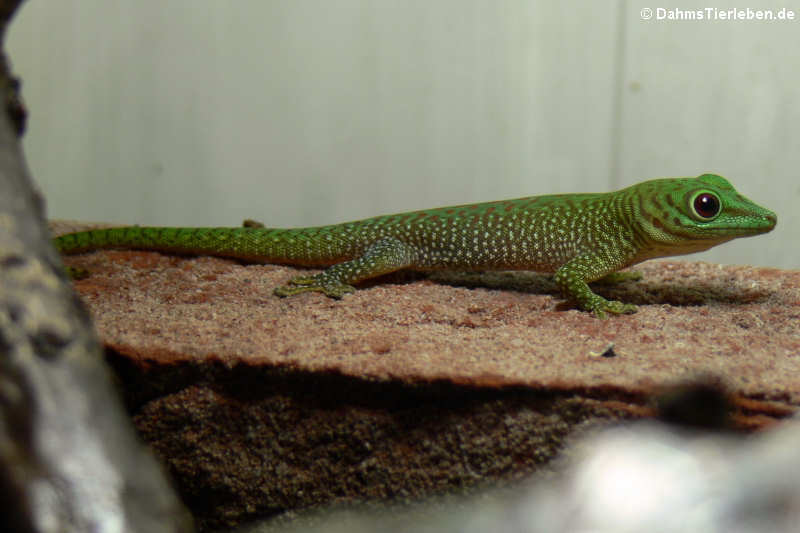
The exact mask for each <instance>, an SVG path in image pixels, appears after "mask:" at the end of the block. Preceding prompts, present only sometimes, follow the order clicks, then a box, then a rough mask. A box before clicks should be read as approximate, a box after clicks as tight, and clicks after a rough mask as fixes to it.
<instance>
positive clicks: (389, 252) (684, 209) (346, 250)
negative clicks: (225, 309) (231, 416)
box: [53, 174, 777, 318]
mask: <svg viewBox="0 0 800 533" xmlns="http://www.w3.org/2000/svg"><path fill="white" fill-rule="evenodd" d="M776 223H777V216H776V215H775V213H773V212H772V211H770V210H769V209H766V208H764V207H761V206H759V205H757V204H755V203H754V202H752V201H750V200H748V199H747V198H745V197H744V196H742V195H741V194H739V193H738V192H737V191H736V189H735V188H734V187H733V186H732V185H731V184H730V183H729V182H728V180H726V179H725V178H723V177H721V176H718V175H715V174H703V175H701V176H698V177H686V178H662V179H654V180H649V181H644V182H641V183H638V184H635V185H632V186H630V187H627V188H624V189H620V190H617V191H613V192H605V193H592V194H556V195H544V196H530V197H525V198H518V199H514V200H504V201H496V202H486V203H477V204H467V205H458V206H452V207H441V208H436V209H424V210H420V211H411V212H406V213H399V214H394V215H384V216H376V217H373V218H367V219H363V220H356V221H353V222H344V223H339V224H332V225H326V226H315V227H304V228H290V229H279V228H258V227H255V228H254V227H239V228H199V227H198V228H190V227H140V226H125V227H116V228H106V229H95V230H89V231H82V232H77V233H70V234H66V235H62V236H59V237H56V238H55V239H54V241H53V242H54V245H55V247H56V249H57V250H58V251H59V252H60V253H62V254H74V253H81V252H86V251H91V250H98V249H106V248H119V249H139V250H154V251H160V252H166V253H176V254H189V255H211V256H219V257H230V258H236V259H240V260H243V261H247V262H258V263H273V264H286V265H294V266H304V267H328V268H326V269H325V270H323V271H322V272H321V273H318V274H315V275H308V276H298V277H295V278H293V279H291V280H289V282H288V283H287V284H286V285H283V286H280V287H277V288H276V289H275V291H274V293H275V294H276V295H277V296H281V297H286V296H292V295H296V294H299V293H303V292H308V291H316V292H321V293H323V294H325V295H326V296H329V297H331V298H337V299H338V298H341V297H342V296H344V295H345V294H347V293H350V292H353V291H354V290H355V288H354V287H353V285H354V284H357V283H359V282H361V281H363V280H366V279H369V278H374V277H376V276H380V275H383V274H387V273H390V272H394V271H397V270H401V269H414V270H419V271H435V270H452V271H489V270H530V271H536V272H543V273H552V274H553V279H554V281H555V283H556V285H557V286H558V287H559V289H560V290H561V292H562V294H563V295H564V297H565V298H567V299H568V300H571V301H573V302H575V303H576V304H577V305H578V307H579V308H580V309H582V310H585V311H588V312H590V313H593V314H594V315H595V316H596V317H598V318H605V317H606V316H607V313H611V314H615V315H617V314H629V313H634V312H636V306H635V305H633V304H629V303H623V302H619V301H613V300H606V299H605V298H603V297H602V296H600V295H598V294H596V293H594V292H593V291H592V289H591V288H590V287H589V285H588V284H589V283H590V282H593V281H596V280H600V279H601V278H605V279H607V280H610V281H619V280H625V279H637V278H636V276H637V274H636V273H631V272H617V271H618V270H620V269H623V268H626V267H628V266H631V265H634V264H636V263H639V262H641V261H644V260H647V259H652V258H656V257H666V256H675V255H683V254H689V253H693V252H699V251H703V250H707V249H709V248H711V247H712V246H716V245H718V244H722V243H724V242H727V241H729V240H731V239H735V238H738V237H748V236H753V235H759V234H762V233H767V232H769V231H771V230H772V229H773V228H774V227H775V224H776Z"/></svg>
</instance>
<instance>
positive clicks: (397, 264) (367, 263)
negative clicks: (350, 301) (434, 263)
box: [275, 238, 417, 299]
mask: <svg viewBox="0 0 800 533" xmlns="http://www.w3.org/2000/svg"><path fill="white" fill-rule="evenodd" d="M416 259H417V251H416V249H415V248H414V247H413V246H411V245H409V244H406V243H404V242H403V241H401V240H399V239H395V238H386V239H381V240H379V241H377V242H375V243H374V244H372V245H371V246H370V247H369V248H367V251H366V252H364V254H363V255H361V256H360V257H357V258H355V259H353V260H351V261H345V262H344V263H338V264H336V265H333V266H332V267H330V268H328V269H327V270H325V271H323V272H321V273H319V274H316V275H314V276H299V277H296V278H293V279H291V280H289V283H288V284H287V285H284V286H282V287H278V288H276V289H275V294H276V295H277V296H282V297H283V296H292V295H295V294H300V293H301V292H321V293H323V294H325V296H329V297H331V298H336V299H339V298H341V297H342V296H344V295H345V294H347V293H350V292H353V291H355V290H356V289H355V287H353V285H352V284H353V283H358V282H359V281H363V280H365V279H369V278H374V277H376V276H380V275H383V274H388V273H389V272H394V271H396V270H401V269H403V268H406V267H409V266H412V265H413V264H414V262H415V261H416Z"/></svg>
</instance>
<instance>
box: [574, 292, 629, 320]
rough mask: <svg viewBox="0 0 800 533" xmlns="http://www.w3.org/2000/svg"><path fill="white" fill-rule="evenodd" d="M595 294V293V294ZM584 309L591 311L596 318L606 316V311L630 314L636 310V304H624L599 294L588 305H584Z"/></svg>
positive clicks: (614, 313)
mask: <svg viewBox="0 0 800 533" xmlns="http://www.w3.org/2000/svg"><path fill="white" fill-rule="evenodd" d="M595 296H597V295H595ZM584 309H585V310H586V311H591V312H592V313H594V316H596V317H597V318H606V317H607V316H608V315H606V313H611V314H613V315H630V314H633V313H635V312H636V310H637V309H636V306H635V305H633V304H626V303H623V302H619V301H617V300H606V299H605V298H602V297H600V296H597V298H596V299H594V298H593V299H592V301H591V302H589V304H588V305H586V306H584Z"/></svg>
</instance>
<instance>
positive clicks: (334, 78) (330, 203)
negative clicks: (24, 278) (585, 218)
mask: <svg viewBox="0 0 800 533" xmlns="http://www.w3.org/2000/svg"><path fill="white" fill-rule="evenodd" d="M664 4H666V2H665V3H662V4H661V6H659V5H657V4H652V3H648V2H647V1H642V2H640V1H634V0H627V1H626V0H614V1H604V2H596V1H592V0H583V1H581V0H573V1H559V0H552V1H550V0H543V1H535V0H497V1H491V0H237V1H231V2H220V1H218V0H138V1H133V0H127V1H125V0H114V1H112V0H57V1H46V0H29V1H28V2H26V3H25V4H24V5H23V7H22V9H21V12H20V13H19V15H18V17H17V20H16V21H15V22H14V23H13V24H12V26H11V30H10V35H9V37H8V40H9V48H10V51H11V59H12V61H13V63H14V68H15V70H16V72H17V73H18V74H19V75H21V76H22V78H23V81H24V95H25V98H26V101H27V104H28V106H29V108H30V121H29V128H28V132H27V134H26V136H25V139H24V145H25V150H26V154H27V157H28V161H29V164H30V166H31V169H32V172H33V175H34V176H35V178H36V179H37V181H38V182H39V184H40V186H41V188H42V189H43V191H44V193H45V195H46V197H47V200H48V207H49V216H50V217H51V218H71V219H82V220H98V221H110V222H125V223H139V224H161V225H163V224H172V225H234V226H236V225H239V224H241V222H242V220H243V219H245V218H255V219H257V220H260V221H262V222H265V223H266V224H268V225H273V226H298V225H312V224H324V223H331V222H339V221H344V220H352V219H356V218H361V217H366V216H370V215H376V214H382V213H387V212H397V211H404V210H411V209H419V208H425V207H434V206H440V205H447V204H457V203H466V202H479V201H487V200H497V199H503V198H512V197H519V196H528V195H536V194H543V193H559V192H593V191H605V190H609V189H615V188H619V187H623V186H626V185H629V184H632V183H635V182H637V181H640V180H643V179H646V178H653V177H666V176H693V175H697V174H700V173H703V172H706V171H709V172H715V173H719V174H722V175H724V176H726V177H728V178H729V179H730V180H731V181H732V182H733V183H734V185H735V186H736V187H737V188H738V189H739V191H740V192H742V193H743V194H744V195H746V196H748V197H750V198H752V199H754V200H756V201H757V202H758V203H761V204H762V205H765V206H767V207H769V208H771V209H773V210H774V211H776V212H777V213H778V216H779V223H778V228H777V229H776V230H775V231H774V232H773V233H771V234H770V235H767V236H763V237H759V238H757V239H747V240H741V241H735V242H734V243H731V244H728V245H725V246H722V247H720V248H717V249H715V250H712V251H711V252H706V253H704V254H699V256H698V258H702V259H706V260H711V261H719V262H728V263H750V264H758V265H770V266H780V267H785V268H800V246H798V243H800V208H798V205H800V177H799V176H798V169H799V168H800V6H798V5H796V4H794V3H792V2H786V1H757V0H749V1H748V2H746V4H747V5H744V4H742V5H736V6H735V7H737V8H740V9H746V8H748V7H749V8H750V9H753V10H757V9H768V10H772V12H773V13H774V14H776V15H777V14H778V13H779V12H780V11H781V10H783V11H784V12H786V10H787V8H788V9H792V7H793V6H794V10H793V11H792V13H793V15H794V20H790V21H771V22H767V21H758V20H720V19H719V18H718V16H717V17H713V14H712V20H693V21H692V20H690V21H675V20H668V19H661V20H659V18H660V15H665V13H664V12H663V10H662V11H661V12H659V10H658V8H659V7H668V9H670V10H672V9H674V8H673V7H671V6H665V5H664ZM706 7H712V8H713V7H716V8H719V9H720V10H725V9H728V8H730V7H734V6H732V5H728V4H727V3H723V2H722V0H712V1H711V2H708V1H702V2H695V1H692V0H685V1H684V2H681V8H682V9H684V10H702V9H704V8H706ZM647 9H650V10H651V11H650V13H651V14H652V18H650V19H648V18H647V13H648V12H647ZM673 13H674V12H673ZM704 14H705V15H706V16H708V14H709V13H708V12H704Z"/></svg>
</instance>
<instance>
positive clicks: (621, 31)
mask: <svg viewBox="0 0 800 533" xmlns="http://www.w3.org/2000/svg"><path fill="white" fill-rule="evenodd" d="M627 7H628V2H627V0H619V4H618V9H617V25H616V26H617V39H616V42H615V43H614V48H615V49H614V61H615V65H614V79H613V81H612V84H613V86H612V89H611V143H610V145H609V148H610V149H611V168H610V170H609V176H608V182H609V185H610V186H611V188H612V189H619V188H620V182H621V181H622V180H621V179H620V175H619V173H620V157H621V156H622V97H623V94H624V91H625V79H624V78H625V58H626V50H625V47H626V45H627V24H626V21H627V17H626V14H627V12H628V9H627Z"/></svg>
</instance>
